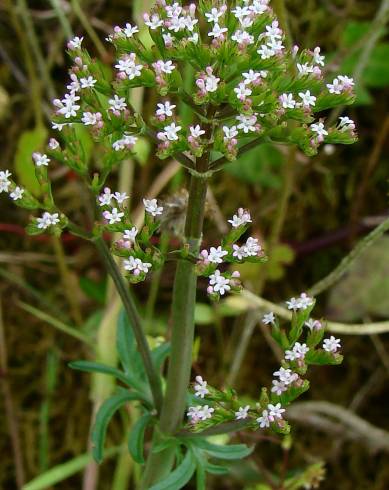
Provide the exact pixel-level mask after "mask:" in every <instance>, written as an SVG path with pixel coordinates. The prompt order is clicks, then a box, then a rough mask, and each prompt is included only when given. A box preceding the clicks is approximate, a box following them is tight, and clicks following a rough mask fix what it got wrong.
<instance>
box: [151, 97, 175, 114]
mask: <svg viewBox="0 0 389 490" xmlns="http://www.w3.org/2000/svg"><path fill="white" fill-rule="evenodd" d="M175 108H176V106H175V105H173V104H171V103H170V102H169V101H168V100H167V101H166V102H163V103H159V104H157V110H156V111H155V114H156V115H157V116H166V117H172V116H173V109H175Z"/></svg>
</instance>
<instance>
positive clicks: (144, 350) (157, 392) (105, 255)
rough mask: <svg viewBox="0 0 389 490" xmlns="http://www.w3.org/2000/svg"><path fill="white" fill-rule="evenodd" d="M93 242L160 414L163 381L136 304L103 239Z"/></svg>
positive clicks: (96, 239)
mask: <svg viewBox="0 0 389 490" xmlns="http://www.w3.org/2000/svg"><path fill="white" fill-rule="evenodd" d="M93 242H94V244H95V245H96V248H97V250H98V251H99V253H100V255H101V257H102V259H103V261H104V264H105V267H106V269H107V271H108V273H109V275H110V276H111V278H112V280H113V282H114V284H115V286H116V290H117V292H118V293H119V296H120V297H121V299H122V302H123V306H124V309H125V310H126V313H127V315H128V318H129V320H130V323H131V326H132V329H133V331H134V335H135V339H136V342H137V345H138V349H139V352H140V355H141V356H142V360H143V364H144V368H145V371H146V375H147V378H148V380H149V383H150V388H151V393H152V396H153V399H154V404H155V407H156V409H157V411H158V412H160V410H161V407H162V401H163V396H162V388H161V379H160V376H159V375H158V372H157V371H156V369H155V367H154V364H153V361H152V359H151V353H150V348H149V345H148V343H147V339H146V336H145V333H144V331H143V327H142V322H141V319H140V316H139V314H138V310H137V308H136V305H135V302H134V300H133V298H132V296H131V295H130V292H129V290H128V287H127V285H126V284H125V282H124V280H123V277H122V274H121V272H120V270H119V268H118V266H117V264H116V262H115V261H114V259H113V257H112V255H111V253H110V251H109V249H108V247H107V245H106V243H105V242H104V240H103V238H101V237H99V238H95V239H94V240H93Z"/></svg>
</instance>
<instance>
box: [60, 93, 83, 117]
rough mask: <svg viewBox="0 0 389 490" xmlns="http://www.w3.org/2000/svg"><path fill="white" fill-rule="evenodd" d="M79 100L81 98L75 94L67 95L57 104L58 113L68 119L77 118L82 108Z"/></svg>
mask: <svg viewBox="0 0 389 490" xmlns="http://www.w3.org/2000/svg"><path fill="white" fill-rule="evenodd" d="M79 100H80V97H79V96H78V95H75V94H74V93H70V94H65V96H64V98H63V99H62V100H60V101H58V103H57V104H56V105H58V107H59V109H58V113H59V114H62V115H63V116H65V118H66V119H69V118H70V117H76V116H77V111H78V109H79V108H80V106H79V105H78V104H77V101H79Z"/></svg>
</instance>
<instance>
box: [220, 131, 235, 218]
mask: <svg viewBox="0 0 389 490" xmlns="http://www.w3.org/2000/svg"><path fill="white" fill-rule="evenodd" d="M223 133H224V141H226V140H231V139H233V138H235V137H236V136H238V130H237V129H236V126H231V127H230V128H229V127H228V126H223ZM230 223H231V221H230Z"/></svg>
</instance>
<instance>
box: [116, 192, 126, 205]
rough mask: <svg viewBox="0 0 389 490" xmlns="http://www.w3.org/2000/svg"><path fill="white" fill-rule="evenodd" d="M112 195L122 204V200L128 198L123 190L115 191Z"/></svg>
mask: <svg viewBox="0 0 389 490" xmlns="http://www.w3.org/2000/svg"><path fill="white" fill-rule="evenodd" d="M113 197H114V199H115V201H116V202H117V203H118V204H123V203H124V201H126V200H127V199H129V197H128V196H127V194H126V193H125V192H115V194H114V196H113Z"/></svg>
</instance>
